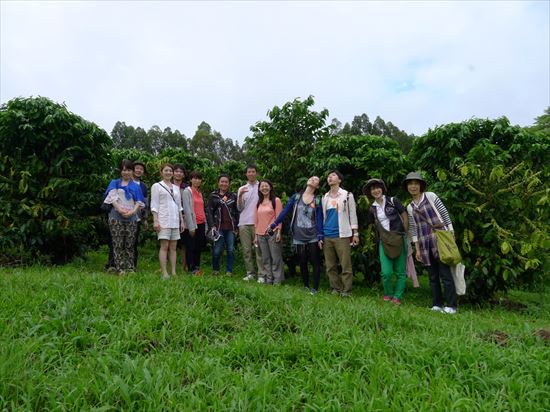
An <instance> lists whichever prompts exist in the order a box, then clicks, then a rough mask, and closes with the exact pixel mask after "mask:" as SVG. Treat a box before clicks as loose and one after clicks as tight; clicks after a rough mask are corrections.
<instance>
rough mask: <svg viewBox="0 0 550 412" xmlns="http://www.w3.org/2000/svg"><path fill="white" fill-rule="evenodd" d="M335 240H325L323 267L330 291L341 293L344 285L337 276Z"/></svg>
mask: <svg viewBox="0 0 550 412" xmlns="http://www.w3.org/2000/svg"><path fill="white" fill-rule="evenodd" d="M337 240H338V239H335V238H330V237H328V238H325V241H324V246H323V251H324V254H325V267H326V271H327V275H328V280H329V282H330V287H331V288H332V290H335V291H337V292H342V290H343V289H344V285H343V284H342V280H341V279H340V277H339V276H338V257H337V255H336V241H337Z"/></svg>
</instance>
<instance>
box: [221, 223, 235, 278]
mask: <svg viewBox="0 0 550 412" xmlns="http://www.w3.org/2000/svg"><path fill="white" fill-rule="evenodd" d="M223 237H224V238H225V247H226V249H227V258H226V261H225V272H226V273H233V262H234V261H235V232H233V231H232V230H224V231H223Z"/></svg>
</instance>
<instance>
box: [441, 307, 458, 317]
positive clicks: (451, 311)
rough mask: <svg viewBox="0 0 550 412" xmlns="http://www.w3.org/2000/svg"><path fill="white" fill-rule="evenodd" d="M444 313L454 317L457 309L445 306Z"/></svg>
mask: <svg viewBox="0 0 550 412" xmlns="http://www.w3.org/2000/svg"><path fill="white" fill-rule="evenodd" d="M443 312H445V313H448V314H449V315H454V314H455V313H456V309H455V308H451V307H450V306H445V307H444V308H443Z"/></svg>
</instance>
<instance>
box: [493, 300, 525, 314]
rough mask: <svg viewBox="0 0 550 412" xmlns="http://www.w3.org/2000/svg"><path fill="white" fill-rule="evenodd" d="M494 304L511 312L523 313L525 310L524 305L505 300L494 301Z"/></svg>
mask: <svg viewBox="0 0 550 412" xmlns="http://www.w3.org/2000/svg"><path fill="white" fill-rule="evenodd" d="M494 304H495V306H500V307H501V308H504V309H506V310H509V311H512V312H523V311H524V310H526V309H527V305H526V304H524V303H521V302H517V301H515V300H510V299H505V298H501V299H499V300H497V301H495V302H494Z"/></svg>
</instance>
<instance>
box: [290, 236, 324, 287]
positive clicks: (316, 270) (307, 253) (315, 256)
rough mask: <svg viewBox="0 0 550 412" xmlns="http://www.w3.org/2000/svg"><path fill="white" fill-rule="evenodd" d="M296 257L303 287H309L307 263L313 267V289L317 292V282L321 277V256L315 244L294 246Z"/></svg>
mask: <svg viewBox="0 0 550 412" xmlns="http://www.w3.org/2000/svg"><path fill="white" fill-rule="evenodd" d="M296 250H297V252H298V257H299V259H300V272H301V273H302V281H303V282H304V286H305V287H309V270H308V262H311V266H313V289H315V290H319V280H320V277H321V254H320V251H319V245H318V243H317V242H312V243H307V244H305V245H296Z"/></svg>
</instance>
